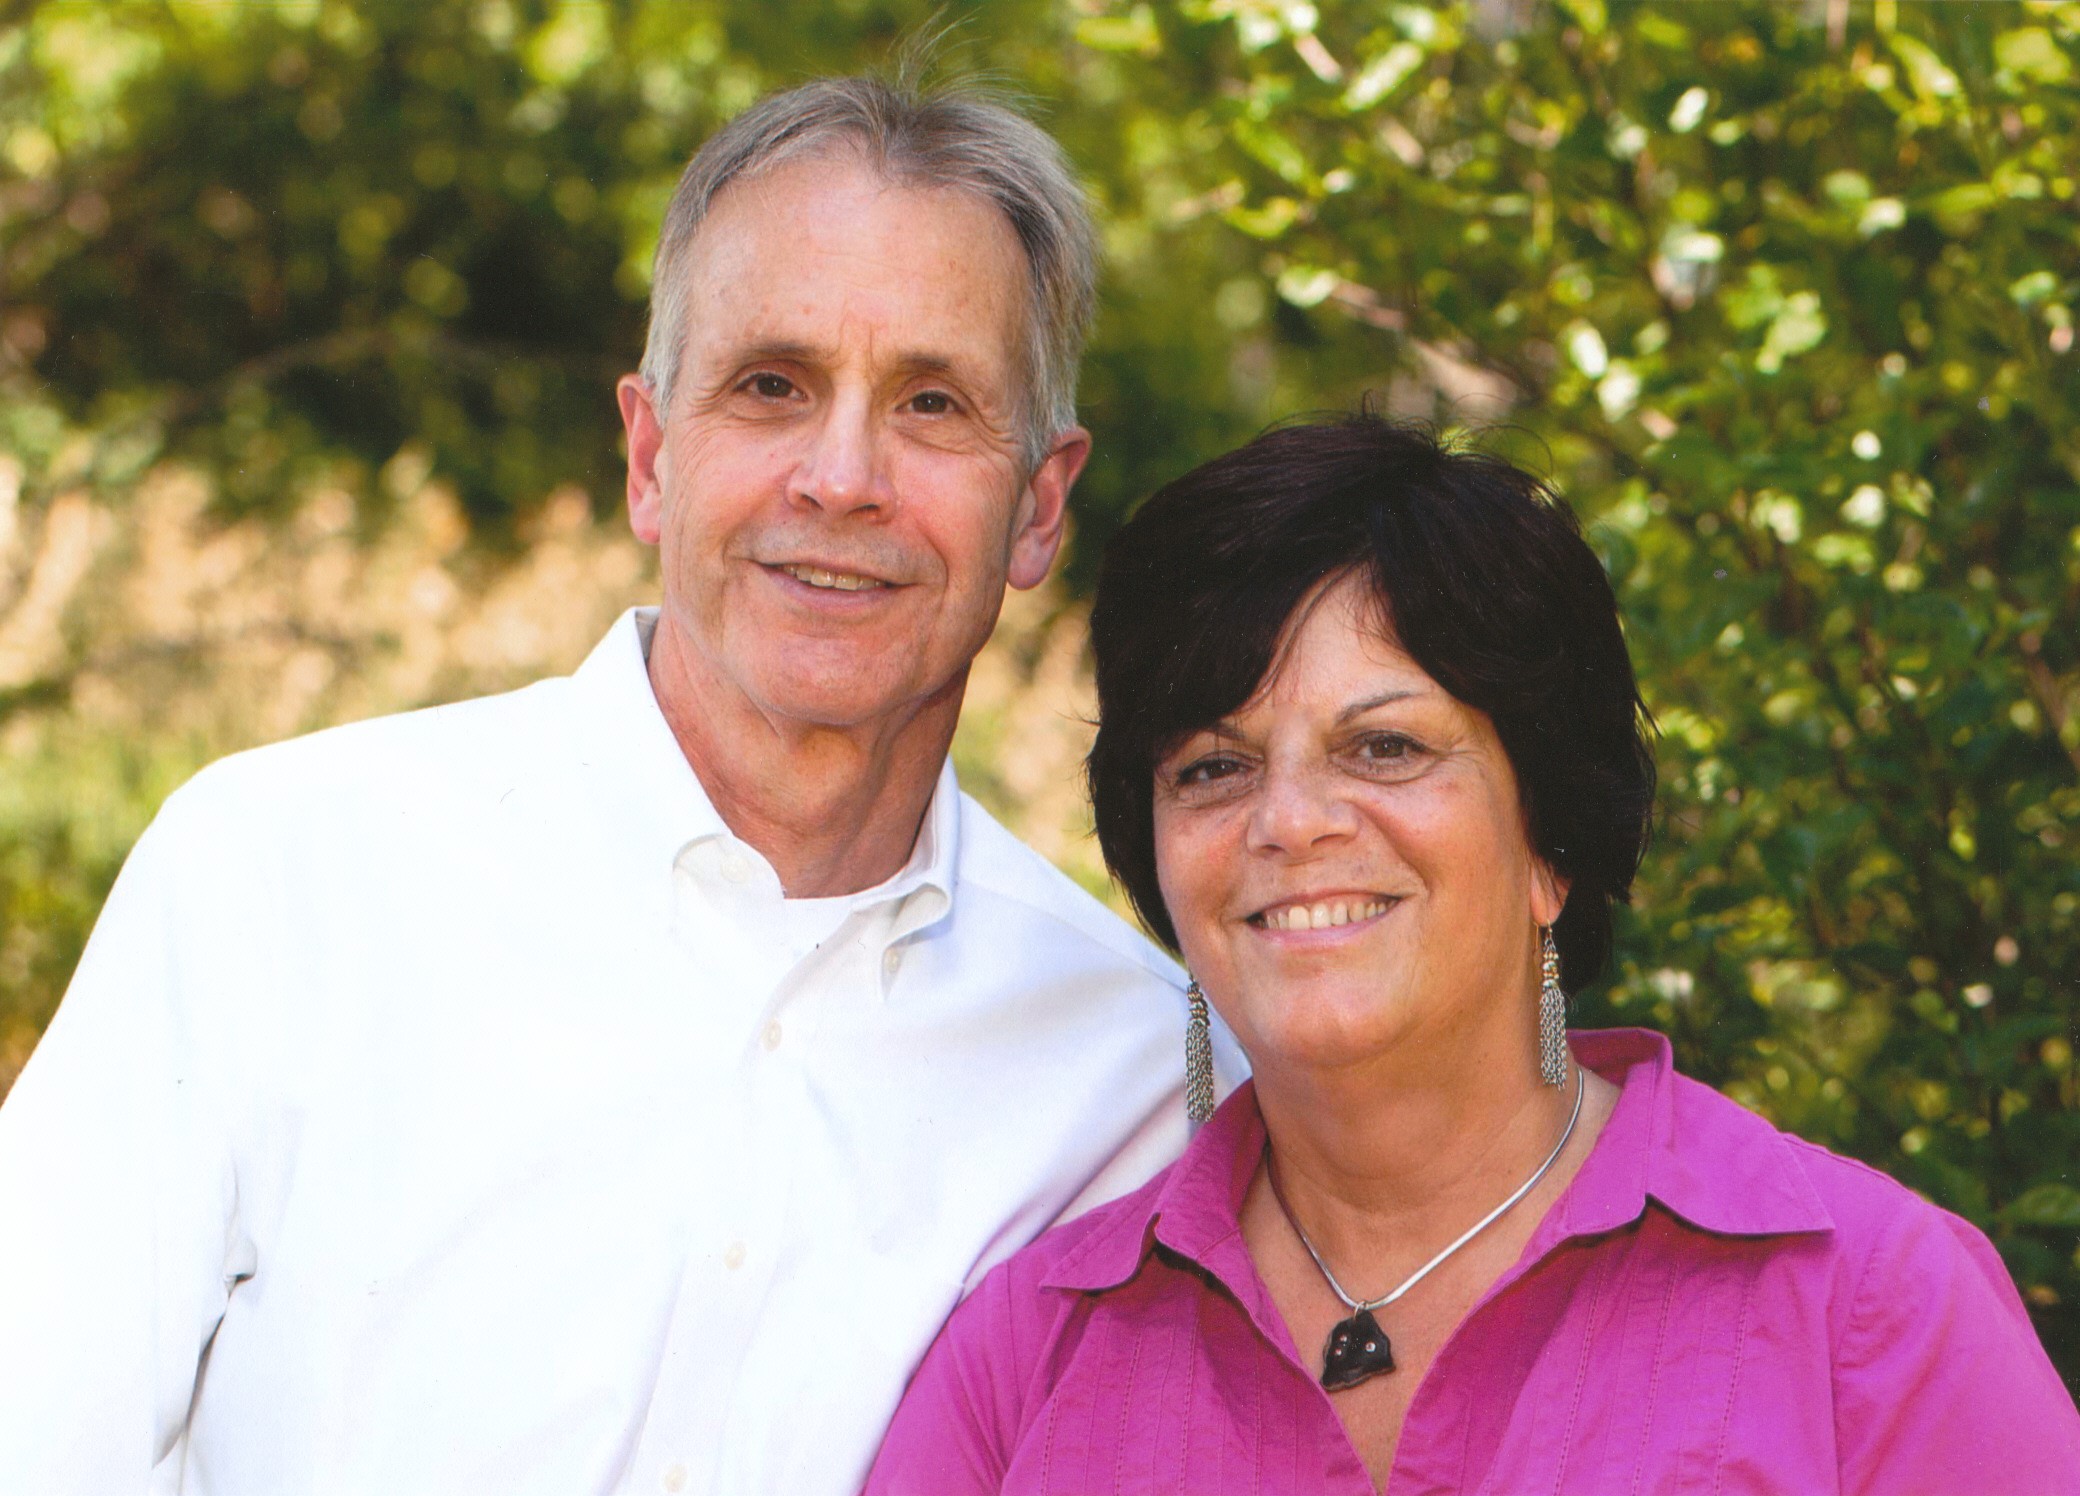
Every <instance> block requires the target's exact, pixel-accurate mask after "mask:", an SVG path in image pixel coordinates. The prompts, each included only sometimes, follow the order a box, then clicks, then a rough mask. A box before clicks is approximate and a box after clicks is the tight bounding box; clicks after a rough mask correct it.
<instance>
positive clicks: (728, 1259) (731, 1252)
mask: <svg viewBox="0 0 2080 1496" xmlns="http://www.w3.org/2000/svg"><path fill="white" fill-rule="evenodd" d="M722 1265H723V1266H724V1267H726V1268H728V1269H729V1270H730V1271H731V1272H735V1271H736V1270H737V1269H738V1268H740V1267H742V1266H743V1265H744V1244H743V1243H742V1242H740V1241H733V1242H731V1243H730V1244H729V1246H728V1247H727V1248H726V1249H725V1250H724V1252H723V1254H722Z"/></svg>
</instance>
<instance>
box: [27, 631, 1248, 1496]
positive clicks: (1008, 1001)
mask: <svg viewBox="0 0 2080 1496" xmlns="http://www.w3.org/2000/svg"><path fill="white" fill-rule="evenodd" d="M646 623H647V620H646V619H641V618H639V617H638V615H635V614H631V615H629V616H627V617H624V618H623V619H622V620H621V621H620V623H618V624H617V625H616V626H615V628H614V630H613V631H612V632H611V633H610V634H609V635H608V637H607V638H606V639H605V641H603V642H602V643H601V645H600V646H599V648H598V649H597V650H595V651H594V653H593V655H592V657H591V658H590V659H589V660H587V662H586V663H585V665H584V666H583V668H581V669H580V670H579V671H578V673H577V674H576V675H575V676H573V677H570V678H568V679H559V680H551V681H545V682H542V683H540V684H538V685H535V686H532V687H529V688H527V689H525V690H522V691H517V692H514V693H512V694H510V695H507V696H501V697H493V698H490V699H487V700H483V701H476V702H470V703H466V704H463V705H459V706H451V707H439V708H435V709H432V710H429V711H424V712H417V713H413V714H410V715H408V716H403V717H393V718H387V719H383V720H380V721H376V722H369V723H364V724H360V725H358V726H353V727H346V728H341V729H336V730H334V731H330V732H325V733H319V734H317V735H315V736H312V737H308V738H304V739H302V740H299V741H297V742H293V743H288V744H283V745H279V746H276V747H273V748H267V749H262V750H259V751H257V752H254V753H250V754H245V755H241V756H239V757H237V758H233V759H229V760H226V761H225V762H223V763H221V764H219V765H216V766H215V767H213V768H210V769H208V770H205V771H204V772H203V773H202V774H200V775H198V776H197V777H196V779H195V780H194V781H193V782H191V783H190V784H189V785H188V786H187V787H185V788H184V789H182V790H181V791H179V792H178V793H177V794H175V795H174V796H173V797H172V798H171V799H170V800H169V801H168V802H167V804H166V806H165V808H164V809H163V810H162V811H161V813H160V815H159V817H158V819H157V820H156V821H155V822H154V823H153V825H152V827H151V829H150V830H149V831H148V832H147V833H146V834H145V836H144V838H143V839H142V840H141V841H140V842H139V844H138V846H137V849H136V851H135V852H134V853H133V854H132V856H131V859H130V862H129V865H128V866H127V867H126V868H125V869H124V872H123V875H122V878H121V879H120V881H119V882H118V884H117V886H116V889H115V892H114V893H113V895H112V896H111V897H110V900H109V903H108V906H107V908H106V910H105V912H104V913H103V915H102V918H101V923H100V926H99V928H98V929H97V930H96V931H95V934H94V938H93V940H92V942H91V943H90V945H89V947H88V950H87V953H86V956H85V957H84V959H83V960H82V962H81V965H80V969H79V972H78V974H77V976H76V977H75V978H74V981H73V985H72V989H71V991H70V992H69V993H68V995H67V997H66V999H65V1002H64V1004H63V1006H62V1007H61V1008H60V1010H59V1012H58V1015H57V1017H56V1018H55V1020H54V1021H53V1022H52V1024H51V1027H50V1030H49V1032H48V1033H47V1035H46V1036H45V1038H44V1041H43V1043H42V1045H41V1047H40V1048H39V1049H38V1051H37V1052H36V1054H35V1055H34V1056H33V1057H32V1059H31V1060H30V1062H29V1064H28V1066H27V1068H26V1069H25V1070H24V1072H23V1073H22V1075H21V1078H20V1080H19V1081H18V1083H17V1084H16V1087H15V1089H14V1092H13V1094H12V1096H11V1097H10V1098H9V1100H8V1102H7V1104H6V1106H5V1107H4V1108H0V1490H5V1491H7V1492H10V1493H20V1496H43V1493H69V1492H93V1493H102V1492H125V1491H139V1490H146V1489H156V1490H160V1491H168V1490H182V1491H191V1492H203V1493H253V1496H279V1493H285V1492H297V1493H302V1492H311V1493H355V1496H359V1493H370V1496H413V1493H421V1492H424V1493H448V1492H458V1493H459V1492H468V1493H476V1492H499V1493H501V1496H511V1493H524V1492H541V1493H544V1496H549V1493H554V1496H574V1493H582V1492H608V1491H627V1492H650V1491H660V1492H675V1491H683V1492H710V1493H717V1496H738V1493H757V1492H787V1493H791V1496H792V1493H818V1492H827V1493H832V1496H836V1493H840V1492H848V1491H851V1490H853V1489H854V1488H855V1487H856V1486H857V1484H858V1482H859V1480H860V1479H861V1478H862V1476H863V1474H864V1472H865V1469H866V1466H867V1464H868V1462H869V1460H870V1459H871V1457H872V1455H873V1452H874V1449H875V1447H876V1445H877V1443H878V1441H879V1438H880V1433H881V1429H882V1426H883V1425H884V1423H885V1422H886V1421H887V1419H888V1417H889V1415H890V1413H891V1411H892V1410H893V1408H894V1407H895V1403H896V1400H897V1397H898V1396H899V1394H900V1393H901V1391H902V1388H903V1384H904V1382H905V1379H906V1378H907V1377H908V1375H909V1373H910V1370H911V1368H912V1367H913V1366H914V1365H915V1363H916V1362H917V1360H918V1359H919V1357H920V1356H921V1355H922V1353H923V1351H924V1348H925V1346H926V1344H927V1343H928V1342H929V1340H930V1338H931V1336H932V1334H933V1332H934V1331H935V1330H936V1329H937V1327H938V1325H939V1323H940V1321H941V1319H942V1318H943V1317H944V1315H945V1314H946V1312H947V1311H948V1310H949V1309H950V1308H951V1306H952V1305H953V1303H954V1302H955V1299H956V1298H957V1296H958V1295H959V1294H960V1293H961V1292H962V1290H963V1288H964V1287H965V1286H967V1285H969V1284H972V1283H973V1282H974V1281H975V1279H976V1278H977V1277H978V1276H979V1275H980V1274H981V1273H982V1272H983V1271H984V1270H985V1269H986V1268H987V1267H988V1266H990V1265H991V1264H993V1263H995V1262H996V1261H998V1260H999V1259H1001V1258H1003V1257H1004V1256H1006V1255H1007V1254H1008V1253H1009V1252H1011V1251H1012V1250H1013V1249H1015V1248H1016V1247H1018V1246H1019V1245H1021V1244H1023V1243H1024V1242H1025V1241H1026V1240H1027V1239H1028V1238H1030V1237H1031V1236H1033V1235H1034V1234H1036V1233H1037V1232H1038V1231H1039V1230H1040V1229H1042V1228H1043V1227H1045V1226H1046V1225H1048V1224H1049V1223H1050V1222H1051V1221H1053V1220H1055V1219H1056V1218H1057V1217H1060V1216H1062V1215H1065V1214H1072V1213H1074V1212H1075V1211H1076V1210H1078V1209H1080V1208H1082V1207H1084V1206H1088V1205H1090V1204H1094V1203H1096V1202H1097V1201H1099V1200H1101V1199H1105V1198H1109V1197H1110V1196H1113V1195H1116V1194H1119V1193H1122V1192H1124V1191H1125V1190H1126V1189H1128V1188H1130V1187H1131V1186H1133V1185H1134V1184H1136V1183H1138V1182H1139V1181H1140V1180H1142V1179H1144V1178H1145V1177H1147V1175H1149V1174H1150V1173H1152V1172H1153V1171H1154V1170H1155V1169H1156V1168H1157V1167H1159V1166H1160V1165H1161V1164H1162V1163H1163V1162H1165V1161H1167V1160H1168V1159H1169V1158H1170V1157H1172V1156H1173V1155H1174V1154H1175V1153H1176V1152H1177V1151H1178V1150H1179V1148H1180V1147H1181V1146H1182V1143H1183V1139H1184V1118H1183V1103H1182V1101H1181V1098H1180V1089H1181V1087H1180V1082H1181V1057H1182V1054H1183V1034H1184V1018H1185V1013H1184V1005H1183V1002H1182V999H1181V996H1180V993H1179V987H1180V985H1181V982H1180V977H1179V974H1178V972H1177V971H1176V969H1175V968H1174V967H1173V966H1172V965H1171V964H1170V963H1169V962H1168V961H1167V960H1165V959H1164V958H1163V957H1162V956H1161V955H1160V954H1159V953H1158V952H1156V951H1155V950H1154V949H1153V948H1152V947H1151V946H1150V945H1148V944H1147V943H1146V942H1145V941H1143V940H1142V939H1141V938H1140V937H1139V936H1137V935H1135V934H1134V933H1133V932H1131V931H1130V930H1128V929H1127V928H1126V926H1124V925H1123V924H1121V923H1120V922H1119V921H1118V920H1117V919H1115V918H1114V917H1113V916H1112V915H1110V914H1109V913H1107V912H1106V911H1105V910H1104V909H1103V908H1102V907H1100V906H1099V905H1098V904H1097V903H1096V902H1095V901H1093V900H1092V899H1090V898H1089V897H1088V896H1087V895H1085V894H1084V893H1082V892H1081V891H1080V890H1078V889H1077V888H1076V887H1075V886H1074V885H1073V884H1072V883H1070V882H1069V881H1068V880H1067V879H1065V878H1064V877H1062V876H1061V875H1060V874H1059V873H1057V872H1056V871H1055V870H1054V869H1053V868H1051V867H1049V866H1048V865H1047V864H1046V863H1045V862H1044V861H1043V860H1042V859H1041V858H1040V857H1038V856H1037V855H1036V854H1034V853H1033V852H1031V851H1030V850H1028V849H1027V848H1025V847H1024V846H1022V845H1020V844H1019V843H1018V842H1017V841H1016V840H1014V839H1013V838H1012V837H1011V836H1010V835H1008V834H1007V833H1006V832H1005V831H1004V830H1003V829H1002V828H1001V827H999V826H998V825H997V824H996V823H995V822H994V821H992V820H991V819H990V818H989V817H988V815H986V814H985V813H984V812H983V811H982V810H981V809H980V808H979V807H978V806H976V805H975V804H974V803H973V802H972V801H970V800H967V799H965V798H963V797H962V796H961V794H960V792H959V790H958V787H957V786H956V785H955V783H954V779H953V774H952V771H951V769H950V768H949V769H947V770H946V771H945V772H944V773H943V774H942V775H941V777H940V780H939V784H938V788H937V791H936V793H935V795H934V798H933V800H932V803H931V809H930V811H929V813H928V815H927V818H926V821H925V825H924V827H923V830H922V831H921V833H920V835H919V838H918V842H917V846H916V850H915V853H914V855H913V856H912V858H911V860H910V862H909V864H908V866H906V867H905V868H904V869H903V870H902V871H901V872H900V873H899V874H898V875H897V876H896V877H895V878H893V879H891V880H890V881H889V882H887V883H885V884H883V885H882V886H880V887H878V888H874V889H871V890H868V891H867V892H864V893H860V894H855V895H852V896H849V897H846V898H837V899H816V900H794V901H789V900H785V899H783V897H782V894H781V889H780V885H779V881H778V879H777V878H776V877H775V875H774V872H773V869H772V867H771V866H770V865H769V864H768V863H767V862H766V860H765V859H764V858H763V857H762V856H760V855H759V853H758V852H757V851H756V850H755V849H754V848H752V847H751V846H749V845H747V844H746V843H744V842H742V841H740V840H738V839H737V838H736V837H734V836H733V835H731V834H730V832H729V830H728V828H727V827H726V826H725V825H724V824H723V823H722V820H721V818H720V817H719V816H718V815H717V814H716V813H715V811H714V809H713V808H712V807H711V806H710V805H709V803H708V801H707V798H706V796H705V795H704V794H703V793H702V790H701V787H700V784H699V782H698V780H697V779H696V778H695V776H694V775H693V773H692V772H691V771H690V770H689V768H688V766H687V764H686V761H685V759H684V757H683V756H682V755H681V754H680V752H679V749H678V746H677V744H676V742H675V741H674V740H673V738H672V735H671V732H670V729H669V728H668V727H667V726H666V724H665V721H664V719H663V716H662V714H661V713H660V712H659V710H658V708H657V704H656V701H655V699H654V697H653V696H652V694H651V691H650V686H649V680H648V677H647V674H646V671H645V667H644V659H643V651H644V633H645V625H646ZM1221 1043H1222V1045H1223V1049H1222V1051H1221V1054H1222V1060H1223V1068H1224V1070H1225V1071H1226V1072H1227V1074H1225V1075H1224V1077H1223V1079H1224V1081H1227V1080H1232V1079H1233V1077H1234V1073H1235V1072H1236V1070H1237V1069H1239V1064H1238V1063H1233V1062H1232V1061H1233V1059H1234V1052H1233V1051H1232V1049H1229V1048H1227V1047H1226V1045H1227V1041H1226V1039H1225V1036H1222V1038H1221Z"/></svg>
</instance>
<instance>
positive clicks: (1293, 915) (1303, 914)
mask: <svg viewBox="0 0 2080 1496" xmlns="http://www.w3.org/2000/svg"><path fill="white" fill-rule="evenodd" d="M1400 902H1401V901H1400V900H1399V899H1397V898H1394V897H1392V896H1390V895H1388V894H1383V893H1323V894H1303V895H1299V896H1297V897H1294V898H1289V899H1283V900H1281V901H1279V902H1278V903H1276V904H1271V905H1267V906H1266V907H1264V908H1262V909H1259V910H1258V911H1257V912H1256V913H1255V914H1251V915H1248V916H1246V917H1245V918H1244V921H1243V923H1245V924H1247V925H1249V926H1250V927H1251V928H1252V929H1256V930H1261V931H1263V932H1265V933H1266V934H1272V935H1321V934H1327V933H1329V932H1332V931H1339V932H1342V933H1344V934H1346V935H1357V934H1361V933H1363V932H1364V931H1365V930H1367V929H1369V928H1371V927H1372V926H1374V925H1376V924H1378V923H1379V921H1380V920H1381V919H1383V918H1384V917H1385V916H1386V915H1387V913H1388V912H1389V911H1390V910H1392V909H1393V907H1394V906H1395V905H1396V904H1398V903H1400Z"/></svg>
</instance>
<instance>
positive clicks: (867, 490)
mask: <svg viewBox="0 0 2080 1496" xmlns="http://www.w3.org/2000/svg"><path fill="white" fill-rule="evenodd" d="M878 424H879V423H877V422H876V421H875V420H874V411H873V408H872V406H871V405H870V403H869V402H868V401H867V400H866V399H864V398H861V397H845V396H841V397H839V398H837V399H834V400H832V401H831V402H830V403H829V404H828V405H827V406H825V407H824V411H823V418H822V420H821V421H819V422H818V423H817V425H816V428H815V431H814V433H813V434H812V435H811V437H810V442H809V448H808V450H807V451H806V452H804V453H803V454H802V460H801V464H800V466H799V467H797V468H796V470H795V476H794V497H795V498H796V500H798V501H799V502H801V503H805V504H809V505H812V506H814V507H815V508H817V509H821V510H822V511H824V512H825V513H826V514H830V515H844V514H853V513H859V512H863V511H880V512H883V513H885V512H886V511H888V510H889V509H891V508H892V507H893V505H894V498H895V495H894V491H893V489H892V488H891V486H890V484H889V481H888V475H887V472H886V471H885V463H884V461H883V454H882V439H881V433H880V431H879V429H878Z"/></svg>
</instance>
